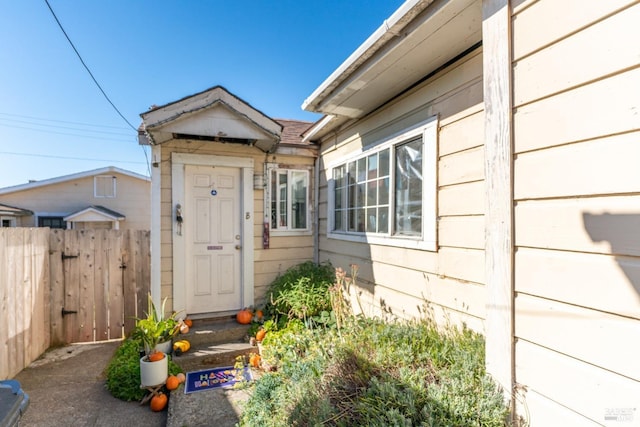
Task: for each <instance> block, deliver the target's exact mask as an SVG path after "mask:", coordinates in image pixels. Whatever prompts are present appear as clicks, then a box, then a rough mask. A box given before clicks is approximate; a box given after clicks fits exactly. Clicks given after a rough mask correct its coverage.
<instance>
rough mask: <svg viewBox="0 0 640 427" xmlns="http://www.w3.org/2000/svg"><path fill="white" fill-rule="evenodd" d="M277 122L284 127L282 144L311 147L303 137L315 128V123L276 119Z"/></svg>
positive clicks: (281, 138)
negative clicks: (311, 128)
mask: <svg viewBox="0 0 640 427" xmlns="http://www.w3.org/2000/svg"><path fill="white" fill-rule="evenodd" d="M275 121H277V122H278V123H280V124H281V125H282V136H281V137H280V144H294V145H311V144H310V143H309V142H306V141H303V139H302V135H303V134H304V133H305V132H306V131H307V130H308V129H309V128H310V127H311V126H313V122H305V121H301V120H289V119H275Z"/></svg>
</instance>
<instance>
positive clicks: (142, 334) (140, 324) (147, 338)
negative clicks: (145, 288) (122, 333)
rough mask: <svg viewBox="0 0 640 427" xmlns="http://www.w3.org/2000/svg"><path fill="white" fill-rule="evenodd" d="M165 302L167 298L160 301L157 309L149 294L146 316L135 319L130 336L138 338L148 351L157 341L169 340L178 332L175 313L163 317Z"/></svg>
mask: <svg viewBox="0 0 640 427" xmlns="http://www.w3.org/2000/svg"><path fill="white" fill-rule="evenodd" d="M166 302H167V298H165V299H164V300H163V301H162V307H161V308H160V311H158V310H156V306H155V304H154V303H153V299H152V298H151V294H149V297H148V309H147V312H146V315H147V317H146V318H137V319H136V327H135V329H134V330H133V333H132V334H131V336H132V338H135V339H140V340H141V341H142V342H143V343H144V346H145V348H146V349H147V351H149V352H151V351H153V349H154V348H155V347H156V345H158V344H159V343H163V342H166V341H169V340H170V339H172V338H173V337H174V336H176V335H177V334H178V332H180V322H179V320H178V319H176V316H177V313H175V312H174V313H173V314H171V316H169V317H164V313H165V311H164V306H165V304H166Z"/></svg>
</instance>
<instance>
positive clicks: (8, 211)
mask: <svg viewBox="0 0 640 427" xmlns="http://www.w3.org/2000/svg"><path fill="white" fill-rule="evenodd" d="M0 215H9V216H29V215H33V212H32V211H30V210H28V209H21V208H16V207H14V206H9V205H3V204H2V203H0Z"/></svg>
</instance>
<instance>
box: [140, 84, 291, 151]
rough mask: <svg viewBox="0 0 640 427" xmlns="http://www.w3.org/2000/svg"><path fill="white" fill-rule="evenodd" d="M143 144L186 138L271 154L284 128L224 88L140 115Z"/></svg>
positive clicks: (189, 97) (202, 93)
mask: <svg viewBox="0 0 640 427" xmlns="http://www.w3.org/2000/svg"><path fill="white" fill-rule="evenodd" d="M140 117H142V126H141V130H140V132H139V133H138V135H139V142H140V144H152V145H155V144H162V143H163V142H166V141H169V140H171V139H173V138H176V137H178V136H180V135H182V136H183V137H184V138H187V139H189V138H194V139H198V138H202V139H206V140H213V141H221V142H241V143H245V144H249V145H254V146H256V147H258V148H260V149H261V150H262V151H265V152H270V151H273V150H274V149H275V147H276V146H277V144H278V142H280V138H281V134H282V129H283V126H282V125H281V124H280V123H278V122H277V121H275V120H273V119H272V118H270V117H269V116H267V115H266V114H264V113H262V112H261V111H259V110H257V109H255V108H254V107H252V106H251V105H249V104H248V103H247V102H245V101H243V100H242V99H240V98H238V97H237V96H235V95H233V94H232V93H230V92H229V91H228V90H226V89H225V88H224V87H222V86H214V87H212V88H210V89H207V90H205V91H202V92H200V93H197V94H195V95H190V96H187V97H184V98H182V99H180V100H178V101H174V102H171V103H169V104H165V105H163V106H160V107H153V108H152V109H151V110H149V111H147V112H145V113H142V114H140Z"/></svg>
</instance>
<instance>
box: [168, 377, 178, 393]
mask: <svg viewBox="0 0 640 427" xmlns="http://www.w3.org/2000/svg"><path fill="white" fill-rule="evenodd" d="M179 386H180V380H179V379H178V377H176V376H175V375H169V376H168V377H167V383H166V387H167V390H169V391H171V390H175V389H177V388H178V387H179Z"/></svg>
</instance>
